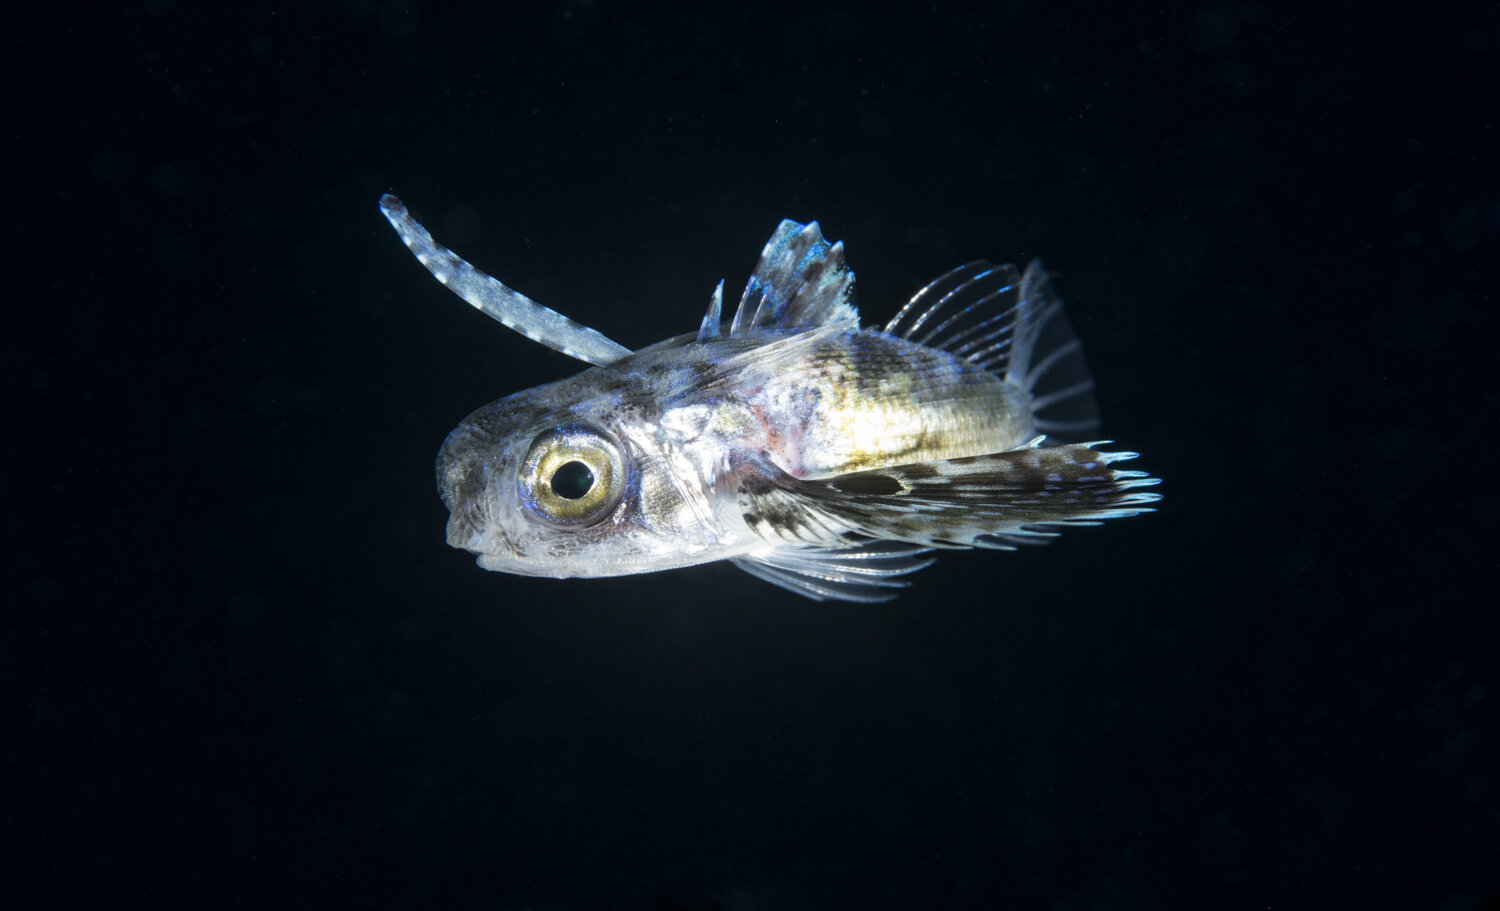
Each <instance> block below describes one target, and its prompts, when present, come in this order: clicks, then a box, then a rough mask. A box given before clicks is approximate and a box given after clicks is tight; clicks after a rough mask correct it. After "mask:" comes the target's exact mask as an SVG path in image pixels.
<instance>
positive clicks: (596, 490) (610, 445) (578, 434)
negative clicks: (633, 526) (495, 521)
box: [521, 424, 625, 528]
mask: <svg viewBox="0 0 1500 911" xmlns="http://www.w3.org/2000/svg"><path fill="white" fill-rule="evenodd" d="M624 490H625V456H624V454H623V453H622V452H621V451H620V444H619V443H617V442H616V441H615V440H614V438H613V437H611V436H609V435H608V434H606V433H605V432H604V431H602V430H600V429H599V428H597V427H591V426H589V425H588V424H562V425H559V426H557V427H554V428H552V429H550V430H545V431H543V432H542V433H540V434H538V435H537V438H536V439H535V440H533V441H532V442H531V448H530V449H529V450H527V451H526V459H525V461H524V462H522V463H521V500H522V502H523V503H525V504H526V507H527V511H528V512H529V513H530V514H531V515H534V516H536V517H537V518H539V519H541V520H542V521H544V522H547V523H548V524H551V525H559V526H562V527H564V528H584V527H587V526H589V525H593V524H594V523H595V522H598V521H600V520H601V519H603V518H604V517H605V516H607V515H609V513H610V511H611V510H613V509H614V508H615V506H616V505H617V504H618V503H619V502H620V495H621V494H622V493H623V492H624Z"/></svg>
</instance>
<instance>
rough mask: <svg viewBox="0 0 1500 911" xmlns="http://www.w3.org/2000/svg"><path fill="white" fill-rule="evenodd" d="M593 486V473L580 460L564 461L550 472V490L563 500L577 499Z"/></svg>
mask: <svg viewBox="0 0 1500 911" xmlns="http://www.w3.org/2000/svg"><path fill="white" fill-rule="evenodd" d="M593 486H594V473H593V472H592V471H589V467H588V466H587V465H585V464H583V463H582V462H566V463H564V464H563V465H562V467H560V468H558V469H557V471H555V472H553V473H552V492H553V493H555V494H557V495H558V496H560V497H562V498H563V499H564V500H577V499H579V498H580V497H582V496H583V495H584V494H586V493H588V492H589V488H590V487H593Z"/></svg>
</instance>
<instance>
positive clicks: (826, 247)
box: [729, 219, 859, 335]
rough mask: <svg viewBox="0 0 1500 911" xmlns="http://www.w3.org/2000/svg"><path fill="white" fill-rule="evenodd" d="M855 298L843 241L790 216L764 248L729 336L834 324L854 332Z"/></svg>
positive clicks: (857, 322)
mask: <svg viewBox="0 0 1500 911" xmlns="http://www.w3.org/2000/svg"><path fill="white" fill-rule="evenodd" d="M853 298H854V273H853V272H851V271H849V267H848V266H846V265H844V245H843V243H836V244H832V245H830V244H829V243H828V241H826V240H824V239H823V232H822V231H820V230H819V229H818V223H817V222H811V223H810V224H807V225H801V224H798V223H797V222H795V221H792V220H790V219H788V220H786V221H783V222H782V223H781V224H780V225H778V226H777V228H776V233H775V234H772V235H771V239H770V240H769V241H767V242H766V247H765V249H764V250H762V251H761V254H760V262H759V263H758V264H757V265H756V267H755V272H754V273H753V274H752V275H751V276H750V281H749V282H748V283H747V284H746V285H745V294H744V296H743V297H742V298H740V307H739V309H738V310H736V311H735V314H734V322H733V323H732V324H731V325H730V327H729V334H730V335H744V334H746V333H748V332H753V331H755V330H765V329H794V328H811V327H813V326H830V325H847V326H848V328H849V329H850V331H854V330H857V329H859V311H858V310H856V309H855V307H854V302H853Z"/></svg>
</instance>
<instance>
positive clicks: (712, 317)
mask: <svg viewBox="0 0 1500 911" xmlns="http://www.w3.org/2000/svg"><path fill="white" fill-rule="evenodd" d="M723 310H724V279H722V278H721V279H719V284H718V286H717V287H715V288H714V296H713V297H712V298H711V299H710V300H709V302H708V312H707V313H705V314H703V322H702V323H701V324H700V325H699V326H698V341H700V342H706V341H708V340H709V339H711V338H718V337H719V336H720V335H722V334H723V332H722V330H721V328H720V327H721V325H722V323H723V319H724V318H723V317H722V316H721V315H720V314H721V313H722V312H723Z"/></svg>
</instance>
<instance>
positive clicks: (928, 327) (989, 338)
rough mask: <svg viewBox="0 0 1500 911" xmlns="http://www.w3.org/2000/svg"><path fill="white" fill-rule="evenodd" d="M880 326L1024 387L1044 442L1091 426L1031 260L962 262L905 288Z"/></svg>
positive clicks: (1088, 393)
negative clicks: (908, 292) (1018, 263)
mask: <svg viewBox="0 0 1500 911" xmlns="http://www.w3.org/2000/svg"><path fill="white" fill-rule="evenodd" d="M885 331H886V332H887V333H889V334H891V335H895V336H898V337H900V338H905V339H910V340H911V341H913V342H916V343H917V344H920V345H926V346H929V347H932V348H941V349H943V350H944V351H947V352H948V353H950V354H953V355H955V356H956V357H959V358H962V359H963V360H965V361H968V362H969V363H971V364H974V365H976V366H979V367H983V368H984V369H985V370H988V371H989V372H991V373H993V374H995V375H996V376H998V377H1001V378H1002V379H1004V380H1005V381H1006V382H1008V383H1010V384H1012V385H1013V386H1015V387H1016V388H1018V389H1024V390H1025V391H1026V392H1027V393H1028V394H1030V395H1031V397H1032V408H1033V410H1034V411H1035V414H1036V426H1037V429H1039V430H1041V431H1043V432H1045V433H1047V434H1048V435H1049V440H1048V442H1050V443H1059V442H1069V441H1076V440H1078V439H1080V435H1087V434H1090V433H1092V432H1093V431H1094V430H1096V429H1097V428H1098V426H1099V409H1098V405H1097V403H1096V402H1095V400H1094V392H1093V389H1094V382H1093V380H1092V379H1091V378H1090V376H1089V370H1088V364H1087V363H1086V362H1085V361H1084V359H1083V348H1082V346H1081V345H1080V344H1079V343H1078V339H1077V337H1076V336H1074V335H1073V330H1072V327H1071V326H1070V325H1069V324H1068V318H1067V316H1066V315H1065V314H1064V313H1063V306H1062V301H1060V300H1058V299H1057V296H1056V295H1055V294H1054V293H1053V291H1052V283H1051V281H1050V280H1049V279H1048V278H1047V272H1046V270H1045V269H1043V268H1042V264H1041V262H1039V261H1033V262H1032V263H1031V264H1030V265H1028V266H1027V267H1026V271H1025V272H1024V273H1022V272H1021V271H1020V270H1018V269H1017V268H1016V267H1015V266H1013V265H1003V266H995V265H991V264H990V263H989V262H988V261H986V260H976V261H974V262H971V263H965V264H964V265H962V266H959V267H958V268H956V269H953V270H952V271H950V272H946V273H944V274H943V275H941V276H939V277H938V278H935V279H933V280H932V281H931V282H929V283H928V284H927V285H926V286H925V287H923V288H922V289H921V290H920V291H918V292H917V293H916V294H915V295H913V296H912V299H911V300H910V301H908V302H907V304H906V306H904V307H902V308H901V311H900V312H899V313H897V314H896V316H895V317H894V318H893V319H892V320H891V321H890V322H889V323H887V324H886V325H885Z"/></svg>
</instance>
